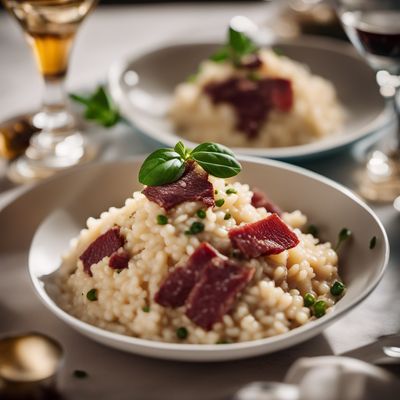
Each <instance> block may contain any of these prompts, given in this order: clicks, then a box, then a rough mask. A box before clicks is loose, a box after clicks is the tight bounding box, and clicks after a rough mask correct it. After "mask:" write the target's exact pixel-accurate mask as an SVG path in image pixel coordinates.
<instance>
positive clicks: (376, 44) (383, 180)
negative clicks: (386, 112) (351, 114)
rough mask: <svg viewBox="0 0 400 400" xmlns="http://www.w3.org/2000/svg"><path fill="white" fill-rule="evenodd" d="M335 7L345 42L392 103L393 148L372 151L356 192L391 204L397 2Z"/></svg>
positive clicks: (397, 151) (395, 168)
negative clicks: (345, 34) (346, 39)
mask: <svg viewBox="0 0 400 400" xmlns="http://www.w3.org/2000/svg"><path fill="white" fill-rule="evenodd" d="M336 6H337V11H338V14H339V17H340V19H341V21H342V24H343V27H344V29H345V31H346V33H347V35H348V37H349V39H350V40H351V42H352V43H353V45H354V46H355V48H356V49H357V50H358V52H359V53H360V54H361V55H362V56H363V57H364V58H365V60H366V61H367V62H368V64H369V65H370V66H371V67H372V68H373V69H374V70H375V71H376V72H377V75H376V77H377V81H378V84H379V86H380V91H381V94H382V95H383V96H384V97H385V98H387V99H388V101H389V102H390V103H392V104H393V108H394V111H395V115H396V117H397V122H398V135H397V145H396V148H393V149H386V150H385V151H381V150H377V149H376V150H374V151H373V152H372V154H371V155H370V157H369V159H368V161H367V163H366V167H365V169H364V170H363V171H362V172H361V174H360V177H359V178H360V180H359V192H360V194H361V195H362V196H363V197H364V198H366V199H367V200H372V201H384V202H386V201H392V200H393V199H395V198H396V197H397V196H399V195H400V109H399V104H398V102H397V100H398V96H397V95H398V88H399V87H400V76H399V74H400V0H336ZM360 101H362V93H360Z"/></svg>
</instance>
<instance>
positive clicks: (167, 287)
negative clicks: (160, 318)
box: [154, 243, 219, 308]
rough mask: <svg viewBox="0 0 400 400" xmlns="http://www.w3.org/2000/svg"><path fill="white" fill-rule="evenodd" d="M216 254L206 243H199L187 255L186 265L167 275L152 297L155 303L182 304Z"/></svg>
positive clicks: (177, 305) (165, 304) (166, 305)
mask: <svg viewBox="0 0 400 400" xmlns="http://www.w3.org/2000/svg"><path fill="white" fill-rule="evenodd" d="M218 255H219V253H218V252H217V250H215V249H214V248H213V247H211V246H210V245H209V244H208V243H201V244H200V246H199V247H198V248H197V249H196V250H195V251H194V253H193V254H192V255H191V256H190V257H189V259H188V260H187V262H186V265H184V266H182V267H179V268H176V269H175V270H174V271H172V272H171V273H170V274H169V275H168V277H167V279H166V280H165V281H164V283H163V284H162V285H161V287H160V289H159V290H158V292H157V293H156V295H155V297H154V300H155V301H156V303H158V304H160V305H162V306H164V307H173V308H175V307H180V306H182V305H183V304H184V303H185V301H186V299H187V297H188V296H189V293H190V291H191V290H192V289H193V286H194V285H195V284H196V282H197V281H198V279H199V277H200V275H201V273H202V272H203V270H204V268H205V267H206V266H207V264H208V263H209V262H210V261H211V259H213V258H214V257H217V256H218Z"/></svg>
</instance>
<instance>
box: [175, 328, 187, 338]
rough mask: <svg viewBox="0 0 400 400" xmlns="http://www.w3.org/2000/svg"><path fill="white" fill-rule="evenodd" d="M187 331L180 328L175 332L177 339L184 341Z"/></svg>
mask: <svg viewBox="0 0 400 400" xmlns="http://www.w3.org/2000/svg"><path fill="white" fill-rule="evenodd" d="M188 334H189V333H188V330H187V329H186V328H185V327H183V326H182V327H180V328H178V329H177V330H176V336H177V337H178V339H186V338H187V337H188Z"/></svg>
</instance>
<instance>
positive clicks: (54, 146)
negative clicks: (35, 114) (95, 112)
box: [7, 131, 97, 184]
mask: <svg viewBox="0 0 400 400" xmlns="http://www.w3.org/2000/svg"><path fill="white" fill-rule="evenodd" d="M96 153H97V149H96V147H95V146H93V145H90V146H89V145H88V143H87V142H86V141H85V140H84V138H83V136H82V134H81V133H80V132H78V131H77V132H73V133H71V134H69V135H67V136H65V135H62V136H60V137H55V136H54V135H53V134H49V135H47V134H46V132H40V134H37V135H35V136H33V137H32V139H31V144H30V146H29V147H28V149H27V150H26V152H25V155H24V156H22V157H20V158H18V159H17V160H16V161H14V162H13V163H11V165H10V166H9V169H8V171H7V176H8V178H9V179H10V180H11V181H12V182H14V183H18V184H23V183H31V182H37V181H39V180H43V179H46V178H48V177H50V176H52V175H54V174H55V173H56V172H59V171H62V170H64V169H66V168H70V167H73V166H76V165H79V164H83V163H86V162H88V161H90V160H92V159H93V158H94V157H95V155H96Z"/></svg>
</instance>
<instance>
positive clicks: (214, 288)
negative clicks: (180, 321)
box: [186, 257, 255, 331]
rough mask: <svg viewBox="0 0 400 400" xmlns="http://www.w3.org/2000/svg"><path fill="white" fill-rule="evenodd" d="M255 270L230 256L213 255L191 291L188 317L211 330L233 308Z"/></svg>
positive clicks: (187, 310) (188, 300)
mask: <svg viewBox="0 0 400 400" xmlns="http://www.w3.org/2000/svg"><path fill="white" fill-rule="evenodd" d="M254 271H255V270H254V268H248V267H242V266H240V265H238V264H237V263H236V262H234V261H230V260H228V259H222V258H219V257H215V258H213V259H212V260H211V261H210V262H209V263H208V265H207V266H206V268H205V269H204V271H203V273H202V275H201V279H200V280H199V281H198V282H197V283H196V285H195V286H194V288H193V290H192V291H191V292H190V295H189V297H188V299H187V301H186V316H187V317H188V318H189V319H191V320H192V321H193V322H194V323H195V324H196V325H198V326H200V327H201V328H203V329H205V330H207V331H208V330H210V329H211V328H212V326H213V325H214V324H215V323H216V322H219V321H221V319H222V317H223V316H224V315H225V314H226V313H227V312H228V311H229V310H230V309H231V307H232V305H233V303H234V301H235V299H236V295H237V294H238V293H239V292H240V291H241V290H243V289H244V287H245V286H246V285H247V283H248V282H249V281H250V280H251V278H252V277H253V275H254Z"/></svg>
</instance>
